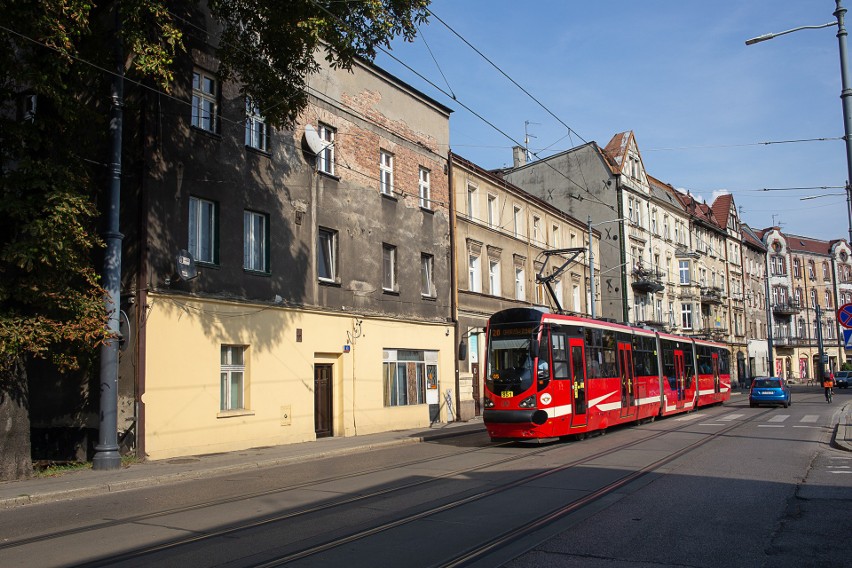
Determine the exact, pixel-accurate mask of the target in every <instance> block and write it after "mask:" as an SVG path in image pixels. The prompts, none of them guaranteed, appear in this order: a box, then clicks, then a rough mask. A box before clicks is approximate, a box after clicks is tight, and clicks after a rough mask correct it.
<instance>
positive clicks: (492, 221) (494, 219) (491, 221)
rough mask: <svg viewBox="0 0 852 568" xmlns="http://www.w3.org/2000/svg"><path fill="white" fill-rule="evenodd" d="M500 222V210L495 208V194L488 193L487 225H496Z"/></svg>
mask: <svg viewBox="0 0 852 568" xmlns="http://www.w3.org/2000/svg"><path fill="white" fill-rule="evenodd" d="M499 224H500V211H499V210H498V209H497V196H496V195H491V194H489V195H488V226H489V227H496V226H497V225H499Z"/></svg>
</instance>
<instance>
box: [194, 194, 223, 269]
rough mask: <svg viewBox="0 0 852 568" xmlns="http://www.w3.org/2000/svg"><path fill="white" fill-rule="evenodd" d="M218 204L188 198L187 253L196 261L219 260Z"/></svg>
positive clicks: (214, 262) (213, 262) (196, 198)
mask: <svg viewBox="0 0 852 568" xmlns="http://www.w3.org/2000/svg"><path fill="white" fill-rule="evenodd" d="M218 221H219V204H218V203H215V202H213V201H208V200H206V199H201V198H198V197H190V198H189V253H190V254H191V255H192V257H193V258H194V259H195V260H196V261H198V262H206V263H209V264H217V263H218V262H219V250H218V249H219V226H218V225H219V223H218Z"/></svg>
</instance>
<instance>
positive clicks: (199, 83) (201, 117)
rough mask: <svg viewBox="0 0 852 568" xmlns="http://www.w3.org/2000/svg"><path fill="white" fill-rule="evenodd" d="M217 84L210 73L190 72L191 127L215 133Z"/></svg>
mask: <svg viewBox="0 0 852 568" xmlns="http://www.w3.org/2000/svg"><path fill="white" fill-rule="evenodd" d="M218 99H219V83H218V81H217V80H216V77H214V76H213V74H212V73H208V72H207V71H202V70H200V69H196V70H195V71H193V72H192V126H194V127H196V128H200V129H202V130H206V131H208V132H216V130H217V128H218V126H219V125H218V116H217V115H218V112H219V110H218Z"/></svg>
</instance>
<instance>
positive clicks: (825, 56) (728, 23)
mask: <svg viewBox="0 0 852 568" xmlns="http://www.w3.org/2000/svg"><path fill="white" fill-rule="evenodd" d="M844 6H845V7H847V8H852V0H847V1H846V2H845V3H844ZM834 9H835V2H834V1H833V0H807V1H802V0H748V1H745V2H743V1H742V0H714V1H712V2H699V1H697V0H643V1H641V2H637V1H635V0H610V1H608V2H590V1H587V0H529V1H527V2H519V1H517V0H514V1H512V2H509V1H504V0H433V2H432V5H431V10H432V11H433V12H434V14H435V15H436V16H437V17H438V18H440V19H441V20H443V21H444V22H446V24H447V25H448V26H449V27H450V28H452V30H454V31H455V32H456V33H457V34H458V35H460V36H462V37H463V38H464V39H465V40H467V41H468V42H469V43H470V44H472V45H473V46H474V47H476V48H477V49H478V50H479V51H480V52H482V53H483V54H484V55H485V56H486V57H488V59H490V60H491V61H492V62H494V63H495V64H496V65H497V66H498V67H499V68H500V69H502V71H503V72H504V73H505V74H506V75H508V76H509V77H511V79H513V80H514V81H515V82H517V83H518V84H520V86H521V87H523V89H525V90H526V91H528V92H529V93H530V94H531V95H532V96H533V97H535V98H536V99H538V101H539V102H541V103H542V105H543V106H544V107H546V109H547V110H545V109H544V108H542V106H540V105H539V104H538V103H536V102H535V101H534V100H533V99H532V98H530V97H529V96H528V95H527V94H525V93H524V92H523V91H522V90H521V89H520V88H518V87H517V86H515V85H514V84H512V82H511V81H510V80H509V79H507V78H506V77H504V76H503V75H502V74H501V72H500V71H498V70H497V69H495V68H494V67H493V66H492V65H491V64H489V63H488V62H487V61H486V60H485V59H483V57H482V56H480V55H478V54H477V53H476V52H475V51H474V50H473V49H471V48H470V47H468V46H467V45H466V44H465V43H464V42H463V41H462V40H461V39H459V38H458V37H457V36H456V35H455V34H454V33H453V31H450V30H449V29H448V28H447V27H446V26H444V25H443V24H442V23H441V22H440V21H438V20H437V19H435V18H433V19H432V20H431V21H430V23H429V24H428V25H426V26H422V27H421V37H419V38H418V39H416V40H415V41H414V43H411V44H407V43H405V42H401V41H397V42H394V44H393V50H392V52H391V53H392V54H393V56H394V57H396V58H398V59H399V60H400V61H402V62H403V63H404V64H405V65H407V66H409V67H411V68H412V69H414V70H415V71H416V72H417V74H415V73H412V72H411V71H409V70H408V69H406V68H405V67H404V66H403V65H401V64H400V63H398V62H397V61H395V60H394V59H392V58H391V57H388V56H387V55H384V54H380V55H379V57H378V58H377V59H376V63H377V64H378V65H379V66H381V67H383V68H384V69H386V70H388V71H390V72H392V73H393V74H395V75H397V76H398V77H400V78H401V79H403V80H404V81H406V82H408V83H409V84H411V85H412V86H414V87H416V88H418V89H419V90H421V91H423V92H424V93H426V94H428V95H429V96H431V97H433V98H435V99H436V100H438V101H439V102H441V103H443V104H445V105H447V106H448V107H450V108H452V109H453V110H454V112H453V114H452V116H451V118H450V140H451V146H452V150H453V151H454V152H456V153H458V154H460V155H461V156H463V157H465V158H467V159H469V160H471V161H473V162H475V163H477V164H478V165H480V166H482V167H485V168H489V169H490V168H497V167H501V166H505V165H509V164H511V160H512V151H511V148H512V146H513V145H514V144H515V141H516V142H521V143H522V142H523V141H524V135H525V122H529V123H530V124H529V125H528V126H527V127H526V130H527V132H529V134H530V135H531V137H530V139H529V146H530V149H531V150H532V151H534V152H536V153H537V154H538V155H539V156H541V157H544V156H548V155H550V154H553V153H556V152H560V151H562V150H565V149H567V148H571V147H573V146H577V145H579V144H582V143H583V142H584V141H595V142H597V143H598V144H599V145H601V146H605V145H606V143H607V142H608V141H609V140H610V138H611V137H612V136H613V135H614V134H616V133H618V132H623V131H626V130H633V132H634V133H635V135H636V140H637V142H638V144H639V150H640V152H641V153H642V159H643V161H644V164H645V168H646V169H647V171H648V172H649V173H650V174H651V175H653V176H655V177H657V178H658V179H661V180H663V181H665V182H667V183H670V184H672V185H673V186H675V187H677V188H679V189H683V190H689V191H690V192H691V193H693V194H694V195H697V196H700V197H702V198H703V199H705V200H706V201H707V202H708V203H710V202H711V201H712V199H713V197H714V195H715V194H718V192H721V191H727V192H730V193H732V194H733V195H734V200H735V202H736V204H737V206H738V207H739V208H740V210H741V213H742V219H743V220H744V221H745V222H747V223H748V224H749V225H751V226H752V227H754V228H757V229H760V228H765V227H769V226H771V225H772V224H773V223H774V224H776V225H777V224H780V225H781V227H782V229H783V230H784V231H786V232H788V233H792V234H799V235H805V236H811V237H815V238H821V239H835V238H847V237H848V234H849V233H848V227H849V221H848V215H847V207H846V199H845V197H844V194H843V189H842V187H843V185H844V183H845V180H846V178H847V168H846V157H845V156H846V152H845V145H844V143H843V141H842V138H841V137H842V136H843V113H842V107H841V101H840V92H841V79H840V62H839V48H838V41H837V37H836V34H837V29H836V27H831V28H826V29H821V30H802V31H799V32H795V33H792V34H789V35H785V36H782V37H778V38H775V39H773V40H770V41H767V42H763V43H759V44H756V45H752V46H746V45H745V40H746V39H748V38H751V37H755V36H758V35H761V34H764V33H768V32H779V31H784V30H789V29H791V28H794V27H798V26H805V25H818V24H824V23H827V22H830V21H833V20H834V16H833V12H834ZM846 20H847V21H846V25H847V29H848V28H849V26H850V21H852V10H850V13H848V14H847V18H846ZM850 49H852V46H850ZM850 65H852V61H850ZM418 74H419V75H422V76H423V77H425V78H426V80H424V79H423V78H421V77H419V76H418ZM427 80H428V81H427ZM429 82H431V83H434V85H435V86H433V85H431V84H430V83H429ZM436 86H437V88H436ZM439 89H440V90H439ZM441 91H444V92H441ZM445 93H453V94H454V95H455V98H456V100H453V99H452V98H451V97H449V96H447V94H445ZM462 104H463V105H464V106H467V107H470V108H471V109H472V110H473V111H475V112H476V113H477V114H479V115H481V117H482V118H479V117H477V116H475V115H474V114H473V113H471V112H470V111H468V110H466V109H465V108H464V106H462ZM548 111H549V112H548ZM551 113H552V114H551ZM554 115H555V117H556V118H554ZM483 119H485V120H487V121H488V122H490V123H492V124H493V125H494V126H490V125H489V124H487V123H486V122H485V121H484V120H483ZM562 123H564V124H562ZM565 125H568V126H569V127H570V128H571V129H572V130H573V131H574V132H573V133H570V134H569V130H568V129H567V128H566V127H565ZM495 127H496V129H495ZM497 129H499V130H501V131H502V132H503V133H505V134H507V135H508V136H509V137H511V138H512V139H513V140H514V141H513V140H511V139H510V138H509V137H507V136H506V135H504V134H503V133H501V132H499V131H498V130H497ZM575 133H576V134H575ZM533 136H534V137H533ZM811 139H830V140H825V141H809V142H789V143H774V142H785V141H791V140H811ZM766 142H773V143H771V144H766ZM838 186H839V187H840V189H833V187H838ZM799 187H804V188H814V189H802V190H789V191H762V190H763V189H764V188H799ZM823 187H827V188H829V189H820V188H823ZM825 194H839V195H836V196H830V197H820V198H817V199H810V200H801V198H802V197H806V196H812V195H825Z"/></svg>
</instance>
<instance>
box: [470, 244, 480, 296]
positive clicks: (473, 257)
mask: <svg viewBox="0 0 852 568" xmlns="http://www.w3.org/2000/svg"><path fill="white" fill-rule="evenodd" d="M467 289H468V290H470V291H471V292H482V281H481V276H480V267H479V255H478V254H474V253H472V252H469V253H468V257H467Z"/></svg>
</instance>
